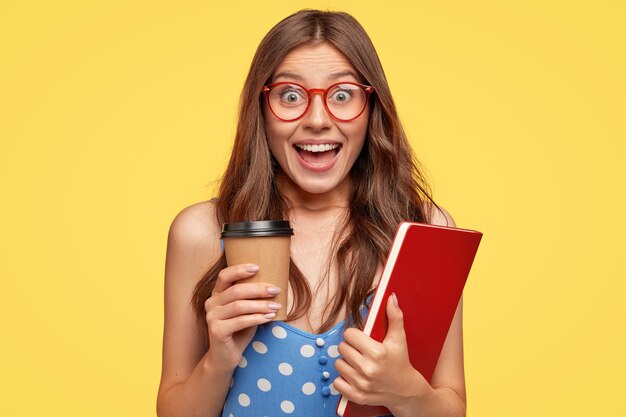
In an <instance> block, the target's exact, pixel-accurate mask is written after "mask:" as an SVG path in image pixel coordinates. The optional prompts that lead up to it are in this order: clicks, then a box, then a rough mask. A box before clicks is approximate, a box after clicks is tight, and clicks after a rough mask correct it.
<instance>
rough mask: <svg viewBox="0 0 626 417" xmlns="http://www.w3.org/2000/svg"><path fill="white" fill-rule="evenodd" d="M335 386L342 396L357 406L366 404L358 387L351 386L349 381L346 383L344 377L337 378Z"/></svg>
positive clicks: (334, 382)
mask: <svg viewBox="0 0 626 417" xmlns="http://www.w3.org/2000/svg"><path fill="white" fill-rule="evenodd" d="M333 386H334V387H335V389H336V390H337V391H339V393H340V394H341V395H343V396H344V397H346V398H347V399H348V400H350V401H352V402H354V403H357V404H363V403H364V401H363V398H362V396H361V394H360V391H359V390H358V389H357V388H356V387H354V386H352V385H350V384H349V383H348V381H346V380H345V379H344V378H343V377H337V378H336V379H335V380H334V381H333Z"/></svg>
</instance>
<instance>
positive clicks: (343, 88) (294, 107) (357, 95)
mask: <svg viewBox="0 0 626 417" xmlns="http://www.w3.org/2000/svg"><path fill="white" fill-rule="evenodd" d="M308 100H309V98H308V94H307V92H306V90H304V89H303V88H302V87H300V86H298V85H294V84H282V85H279V86H277V87H275V88H273V89H272V90H271V91H270V94H269V104H270V106H271V108H272V110H273V111H274V113H275V114H276V116H278V117H280V118H281V119H285V120H291V119H296V118H298V117H300V116H301V115H302V114H303V113H304V111H305V110H306V108H307V104H308ZM366 101H367V96H366V94H365V92H364V91H363V90H362V89H361V88H359V87H358V86H356V85H352V84H338V85H336V86H334V87H333V88H332V89H331V90H329V91H328V93H327V94H326V105H327V106H328V109H329V110H330V112H331V113H332V114H333V116H335V117H336V118H338V119H343V120H349V119H353V118H355V117H356V116H358V115H359V113H360V112H361V111H362V110H363V108H364V107H365V104H366Z"/></svg>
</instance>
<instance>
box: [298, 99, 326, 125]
mask: <svg viewBox="0 0 626 417" xmlns="http://www.w3.org/2000/svg"><path fill="white" fill-rule="evenodd" d="M303 122H304V123H305V125H306V126H310V127H312V128H314V129H321V128H324V127H329V126H330V125H331V124H332V117H331V115H330V114H328V111H327V110H326V106H324V96H323V95H322V94H313V97H311V103H310V105H309V109H308V110H307V114H305V115H304V120H303Z"/></svg>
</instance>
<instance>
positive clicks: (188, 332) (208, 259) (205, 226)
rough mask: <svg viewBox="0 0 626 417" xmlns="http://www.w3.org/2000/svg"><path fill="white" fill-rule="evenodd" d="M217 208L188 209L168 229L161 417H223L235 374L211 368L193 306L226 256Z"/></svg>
mask: <svg viewBox="0 0 626 417" xmlns="http://www.w3.org/2000/svg"><path fill="white" fill-rule="evenodd" d="M213 210H214V209H213V204H211V203H199V204H195V205H193V206H190V207H187V208H186V209H184V210H182V211H181V212H180V213H179V214H178V215H177V216H176V218H175V219H174V221H173V222H172V225H171V227H170V230H169V235H168V242H167V255H166V262H165V294H164V295H165V320H164V332H163V367H162V373H161V383H160V386H159V393H158V397H157V415H158V416H159V417H178V416H181V417H182V416H184V417H194V416H198V417H200V416H202V417H216V416H219V415H220V414H221V410H222V407H223V405H224V400H225V398H226V395H227V393H228V389H229V385H230V380H231V375H232V372H228V371H227V370H220V369H218V368H216V367H214V366H212V364H211V362H210V360H209V357H208V352H207V350H208V342H207V334H206V328H204V329H202V328H200V327H199V326H198V325H197V321H196V317H195V315H194V312H193V310H192V308H191V303H190V301H191V296H192V294H193V290H194V287H195V285H196V284H197V282H198V281H199V280H200V279H201V278H202V276H203V275H204V273H205V272H206V271H207V270H208V269H209V268H210V266H211V264H212V263H214V262H215V261H216V260H217V259H218V258H219V257H220V256H221V248H220V242H219V239H217V236H218V232H217V230H216V227H217V226H215V225H214V224H211V219H213V214H214V213H213Z"/></svg>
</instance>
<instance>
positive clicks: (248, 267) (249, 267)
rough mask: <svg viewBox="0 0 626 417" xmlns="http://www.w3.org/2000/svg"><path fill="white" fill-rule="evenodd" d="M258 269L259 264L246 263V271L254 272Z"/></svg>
mask: <svg viewBox="0 0 626 417" xmlns="http://www.w3.org/2000/svg"><path fill="white" fill-rule="evenodd" d="M258 270H259V266H258V265H255V264H248V265H246V271H248V272H256V271H258Z"/></svg>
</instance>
